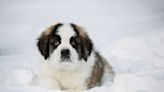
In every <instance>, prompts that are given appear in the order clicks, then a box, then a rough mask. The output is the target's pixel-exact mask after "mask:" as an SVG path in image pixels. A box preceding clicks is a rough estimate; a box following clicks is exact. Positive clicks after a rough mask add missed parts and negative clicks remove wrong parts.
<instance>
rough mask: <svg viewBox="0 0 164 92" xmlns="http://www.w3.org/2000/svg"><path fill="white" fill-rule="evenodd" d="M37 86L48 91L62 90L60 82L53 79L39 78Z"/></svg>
mask: <svg viewBox="0 0 164 92" xmlns="http://www.w3.org/2000/svg"><path fill="white" fill-rule="evenodd" d="M37 84H38V85H39V86H41V87H44V88H47V89H56V90H60V89H61V87H60V85H59V83H58V81H57V80H55V79H54V78H51V77H39V78H38V80H37Z"/></svg>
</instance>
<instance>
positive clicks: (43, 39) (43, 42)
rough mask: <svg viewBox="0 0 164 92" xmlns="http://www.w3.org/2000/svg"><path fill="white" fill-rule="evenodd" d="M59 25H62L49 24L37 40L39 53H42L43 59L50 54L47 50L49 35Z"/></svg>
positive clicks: (59, 24)
mask: <svg viewBox="0 0 164 92" xmlns="http://www.w3.org/2000/svg"><path fill="white" fill-rule="evenodd" d="M61 25H62V24H61V23H58V24H55V25H53V26H50V27H49V28H47V29H46V30H45V31H44V32H43V33H42V34H41V36H40V37H39V39H38V42H37V46H38V49H39V51H40V53H41V55H43V56H44V58H45V59H47V58H48V57H49V55H50V51H49V41H50V37H51V36H50V35H51V34H52V33H55V32H56V30H57V28H58V27H59V26H61Z"/></svg>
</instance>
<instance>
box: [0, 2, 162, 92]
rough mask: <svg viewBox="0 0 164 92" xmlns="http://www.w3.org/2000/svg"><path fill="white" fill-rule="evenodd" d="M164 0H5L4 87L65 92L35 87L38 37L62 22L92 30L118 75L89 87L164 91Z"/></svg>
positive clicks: (1, 36)
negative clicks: (33, 81)
mask: <svg viewBox="0 0 164 92" xmlns="http://www.w3.org/2000/svg"><path fill="white" fill-rule="evenodd" d="M163 4H164V1H163V0H101V1H100V0H35V1H33V0H26V1H25V0H13V1H11V0H1V1H0V11H1V12H0V16H1V17H0V20H1V21H0V92H62V91H60V90H47V89H44V88H41V87H38V86H35V85H33V84H32V83H31V81H32V80H33V79H34V78H35V76H36V75H37V74H38V63H39V62H40V54H39V52H38V50H37V47H36V41H37V37H38V36H39V35H40V33H41V32H42V31H43V30H44V29H45V28H46V27H48V26H49V25H52V24H53V23H55V22H57V21H61V22H74V23H77V24H79V25H82V26H84V27H85V28H86V30H87V31H88V33H89V35H90V37H91V38H92V40H93V42H94V44H95V47H96V48H97V50H98V51H99V52H100V53H101V54H102V55H104V56H105V57H106V58H107V60H108V61H109V62H110V63H111V65H112V67H113V69H114V71H115V73H116V77H115V79H114V82H113V84H112V85H111V86H109V84H106V85H103V86H101V87H95V88H93V89H90V90H87V91H86V92H163V91H164V56H163V55H164V31H163V30H164V11H163V10H164V6H163Z"/></svg>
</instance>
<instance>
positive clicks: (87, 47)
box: [71, 23, 93, 61]
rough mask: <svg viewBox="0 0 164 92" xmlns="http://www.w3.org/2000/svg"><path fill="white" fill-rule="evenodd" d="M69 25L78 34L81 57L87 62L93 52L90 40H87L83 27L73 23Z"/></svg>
mask: <svg viewBox="0 0 164 92" xmlns="http://www.w3.org/2000/svg"><path fill="white" fill-rule="evenodd" d="M71 25H72V26H73V28H74V30H75V31H76V33H77V34H78V36H79V38H80V41H81V42H80V43H81V57H82V58H83V59H84V60H85V61H87V59H88V56H90V54H91V52H92V50H93V43H92V40H91V39H90V38H89V36H88V35H87V32H86V31H85V30H84V28H83V27H81V26H78V25H75V24H73V23H71Z"/></svg>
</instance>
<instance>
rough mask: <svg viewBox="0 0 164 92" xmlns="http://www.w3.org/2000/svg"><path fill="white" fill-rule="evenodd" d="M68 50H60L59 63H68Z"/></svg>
mask: <svg viewBox="0 0 164 92" xmlns="http://www.w3.org/2000/svg"><path fill="white" fill-rule="evenodd" d="M70 55H71V53H70V50H69V49H62V50H61V62H70V61H71V60H70Z"/></svg>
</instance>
